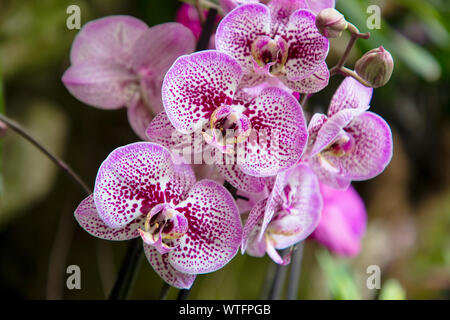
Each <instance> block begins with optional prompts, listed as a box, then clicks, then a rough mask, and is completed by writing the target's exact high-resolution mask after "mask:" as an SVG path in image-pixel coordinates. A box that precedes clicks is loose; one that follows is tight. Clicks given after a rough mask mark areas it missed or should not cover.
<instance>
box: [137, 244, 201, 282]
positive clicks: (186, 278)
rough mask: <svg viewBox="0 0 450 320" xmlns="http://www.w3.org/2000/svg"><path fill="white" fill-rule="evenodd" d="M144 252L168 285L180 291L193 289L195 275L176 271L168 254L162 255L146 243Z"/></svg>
mask: <svg viewBox="0 0 450 320" xmlns="http://www.w3.org/2000/svg"><path fill="white" fill-rule="evenodd" d="M144 252H145V256H146V257H147V260H148V262H149V263H150V265H151V266H152V267H153V270H155V272H156V273H157V274H158V275H159V276H160V277H161V278H162V279H163V280H164V281H165V282H167V283H168V284H170V285H171V286H172V287H175V288H178V289H189V288H191V286H192V284H193V283H194V280H195V278H196V275H195V274H187V273H183V272H180V271H178V270H177V269H175V268H174V267H173V266H172V265H171V264H170V262H169V255H168V254H164V255H162V254H160V253H159V252H158V250H156V249H155V248H154V247H153V246H149V245H148V244H145V243H144Z"/></svg>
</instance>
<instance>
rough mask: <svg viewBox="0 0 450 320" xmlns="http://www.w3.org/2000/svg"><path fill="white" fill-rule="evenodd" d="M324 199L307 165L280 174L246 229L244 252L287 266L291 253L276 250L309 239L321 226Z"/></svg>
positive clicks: (254, 211) (249, 218) (257, 207)
mask: <svg viewBox="0 0 450 320" xmlns="http://www.w3.org/2000/svg"><path fill="white" fill-rule="evenodd" d="M321 210H322V197H321V195H320V191H319V182H318V180H317V177H316V176H315V175H314V173H313V172H312V171H311V169H310V168H309V167H308V165H307V164H304V163H302V164H299V165H298V166H297V167H295V168H292V169H290V170H288V171H286V172H283V173H280V174H279V175H278V176H277V178H276V181H275V184H274V186H273V189H272V193H271V194H270V196H269V197H268V198H266V199H263V200H261V201H259V202H258V203H256V205H255V206H254V207H253V209H252V210H251V211H250V214H249V216H248V219H247V222H246V223H245V227H244V236H243V240H242V246H241V249H242V252H243V253H244V252H247V253H248V254H250V255H252V256H256V257H262V256H264V254H265V253H266V252H267V254H268V255H269V256H270V258H271V259H272V260H273V261H275V262H276V263H278V264H283V265H284V264H288V263H289V262H290V253H288V254H287V255H285V256H284V257H281V256H280V255H279V253H278V252H277V249H285V248H288V247H290V246H293V245H295V244H297V243H299V242H300V241H302V240H304V239H305V238H306V237H308V236H309V235H310V234H311V233H312V232H313V231H314V229H315V228H316V227H317V225H318V224H319V220H320V214H321Z"/></svg>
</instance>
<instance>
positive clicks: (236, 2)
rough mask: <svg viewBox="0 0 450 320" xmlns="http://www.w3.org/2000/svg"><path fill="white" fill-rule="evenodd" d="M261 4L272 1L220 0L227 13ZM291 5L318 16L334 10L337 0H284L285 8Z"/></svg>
mask: <svg viewBox="0 0 450 320" xmlns="http://www.w3.org/2000/svg"><path fill="white" fill-rule="evenodd" d="M259 2H260V3H263V4H267V3H268V2H270V0H219V3H220V5H221V7H222V9H223V10H224V11H225V12H226V13H228V12H230V11H231V10H233V9H235V8H236V7H237V6H240V5H243V4H250V3H259ZM272 2H279V3H280V5H282V4H283V2H282V1H280V0H272ZM290 3H292V4H294V5H296V7H298V8H301V9H309V10H311V11H312V12H314V14H316V15H317V14H318V13H319V12H320V11H322V10H323V9H326V8H334V6H335V0H287V1H286V0H284V4H285V6H288V5H289V4H290Z"/></svg>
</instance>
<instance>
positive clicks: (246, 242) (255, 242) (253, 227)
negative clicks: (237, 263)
mask: <svg viewBox="0 0 450 320" xmlns="http://www.w3.org/2000/svg"><path fill="white" fill-rule="evenodd" d="M266 206H267V199H262V200H260V201H258V202H257V203H256V204H255V206H254V207H253V208H252V210H251V211H250V213H249V215H248V218H247V221H246V222H245V226H244V231H243V236H242V244H241V252H242V254H244V253H245V252H247V253H248V254H250V255H252V256H255V257H262V256H264V254H265V253H266V242H265V239H258V234H259V233H260V230H261V227H262V223H263V218H264V212H265V210H266Z"/></svg>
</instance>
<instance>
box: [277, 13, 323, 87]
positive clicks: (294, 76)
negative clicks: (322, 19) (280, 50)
mask: <svg viewBox="0 0 450 320" xmlns="http://www.w3.org/2000/svg"><path fill="white" fill-rule="evenodd" d="M285 38H286V42H287V44H288V47H289V54H288V59H287V61H286V76H287V78H288V79H289V80H301V79H304V78H305V77H307V76H309V75H311V74H312V73H313V72H314V71H315V70H316V69H317V68H318V67H319V66H320V65H321V64H322V63H323V62H324V61H325V58H326V57H327V54H328V47H329V43H328V39H327V38H326V37H324V36H322V35H321V34H320V32H319V30H318V29H317V27H316V17H315V16H314V14H312V13H311V12H309V11H306V10H300V11H296V12H294V13H293V14H292V15H291V17H290V19H289V24H288V25H287V28H286V35H285Z"/></svg>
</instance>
